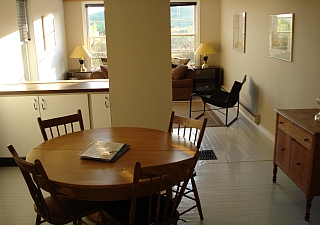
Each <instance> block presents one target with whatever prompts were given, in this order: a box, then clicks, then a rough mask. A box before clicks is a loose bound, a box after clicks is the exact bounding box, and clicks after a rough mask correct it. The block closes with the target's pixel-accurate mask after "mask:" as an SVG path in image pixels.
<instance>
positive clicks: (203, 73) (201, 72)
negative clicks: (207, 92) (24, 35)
mask: <svg viewBox="0 0 320 225" xmlns="http://www.w3.org/2000/svg"><path fill="white" fill-rule="evenodd" d="M194 70H195V71H196V79H195V81H194V83H193V92H194V93H197V94H204V89H205V88H206V86H210V87H215V88H218V89H220V88H221V84H222V80H221V67H218V66H210V67H208V68H207V69H202V68H201V67H194Z"/></svg>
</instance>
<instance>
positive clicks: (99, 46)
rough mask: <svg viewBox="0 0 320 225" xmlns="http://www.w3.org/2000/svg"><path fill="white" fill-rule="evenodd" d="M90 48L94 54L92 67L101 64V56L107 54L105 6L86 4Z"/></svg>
mask: <svg viewBox="0 0 320 225" xmlns="http://www.w3.org/2000/svg"><path fill="white" fill-rule="evenodd" d="M86 9H87V37H88V50H89V52H90V53H91V55H92V58H91V67H92V68H94V69H95V68H97V67H99V66H100V63H101V60H100V58H101V57H106V56H107V45H106V30H105V20H104V6H98V7H97V6H91V5H90V6H86Z"/></svg>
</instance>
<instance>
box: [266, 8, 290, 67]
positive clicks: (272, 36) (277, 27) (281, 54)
mask: <svg viewBox="0 0 320 225" xmlns="http://www.w3.org/2000/svg"><path fill="white" fill-rule="evenodd" d="M293 20H294V14H293V13H286V14H276V15H270V17H269V55H270V57H271V58H276V59H280V60H284V61H289V62H291V61H292V46H293V45H292V43H293V25H294V23H293V22H294V21H293Z"/></svg>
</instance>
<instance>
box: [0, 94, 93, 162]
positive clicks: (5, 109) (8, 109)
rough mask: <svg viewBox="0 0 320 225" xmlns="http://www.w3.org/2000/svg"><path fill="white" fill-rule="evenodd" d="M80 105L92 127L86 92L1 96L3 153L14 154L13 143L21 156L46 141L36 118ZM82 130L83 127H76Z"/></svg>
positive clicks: (0, 147)
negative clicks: (11, 148)
mask: <svg viewBox="0 0 320 225" xmlns="http://www.w3.org/2000/svg"><path fill="white" fill-rule="evenodd" d="M78 109H81V112H82V117H83V122H84V127H85V129H90V120H89V118H90V117H89V107H88V95H87V94H65V95H62V94H61V95H45V96H17V97H0V132H1V133H0V157H11V154H10V153H9V151H8V149H7V148H6V146H7V145H8V144H12V145H13V146H14V147H15V148H16V150H17V152H18V154H19V155H20V156H21V157H26V156H27V154H28V152H29V151H30V150H31V149H32V148H33V147H35V146H37V145H39V144H40V143H42V142H43V138H42V135H41V132H40V129H39V126H38V122H37V118H38V117H39V116H41V118H42V119H49V118H53V117H59V116H64V115H69V114H74V113H76V112H77V110H78ZM75 130H80V128H77V127H76V128H75Z"/></svg>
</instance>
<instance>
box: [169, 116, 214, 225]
mask: <svg viewBox="0 0 320 225" xmlns="http://www.w3.org/2000/svg"><path fill="white" fill-rule="evenodd" d="M207 120H208V119H207V118H204V119H203V121H201V120H195V119H191V118H186V117H181V116H176V115H175V114H174V112H171V117H170V122H169V128H168V132H173V127H174V124H176V125H177V127H176V128H177V133H178V135H180V136H182V137H184V138H187V139H188V140H189V141H191V142H192V143H193V144H194V145H195V146H196V147H197V149H198V150H199V149H200V146H201V142H202V139H203V136H204V132H205V129H206V125H207ZM196 175H197V174H196V171H193V174H192V177H191V179H190V180H191V188H189V187H187V188H186V191H185V193H184V196H185V197H187V198H188V199H191V200H193V201H195V204H194V205H192V206H191V207H189V208H188V209H186V210H184V211H183V212H180V215H183V214H185V213H186V212H189V211H190V210H192V209H194V208H195V207H197V209H198V213H199V216H200V219H201V220H203V213H202V208H201V203H200V198H199V194H198V189H197V185H196V182H195V180H194V177H195V176H196Z"/></svg>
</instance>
